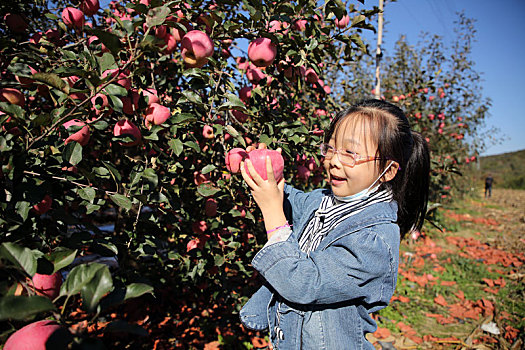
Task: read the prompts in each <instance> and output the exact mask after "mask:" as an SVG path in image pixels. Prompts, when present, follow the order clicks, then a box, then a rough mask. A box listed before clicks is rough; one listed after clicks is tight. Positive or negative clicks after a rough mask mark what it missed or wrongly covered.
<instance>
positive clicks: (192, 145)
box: [184, 141, 201, 152]
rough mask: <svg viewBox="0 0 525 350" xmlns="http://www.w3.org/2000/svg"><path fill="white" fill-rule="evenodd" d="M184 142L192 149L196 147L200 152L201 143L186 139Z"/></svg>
mask: <svg viewBox="0 0 525 350" xmlns="http://www.w3.org/2000/svg"><path fill="white" fill-rule="evenodd" d="M184 144H185V145H186V146H188V147H190V148H192V149H194V150H195V151H196V152H200V151H201V148H200V147H199V144H198V143H196V142H194V141H186V142H184Z"/></svg>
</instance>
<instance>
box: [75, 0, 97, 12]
mask: <svg viewBox="0 0 525 350" xmlns="http://www.w3.org/2000/svg"><path fill="white" fill-rule="evenodd" d="M80 9H81V10H82V12H84V14H85V15H86V16H93V15H94V14H96V13H97V12H98V10H99V9H100V5H99V3H98V0H83V1H82V3H81V4H80Z"/></svg>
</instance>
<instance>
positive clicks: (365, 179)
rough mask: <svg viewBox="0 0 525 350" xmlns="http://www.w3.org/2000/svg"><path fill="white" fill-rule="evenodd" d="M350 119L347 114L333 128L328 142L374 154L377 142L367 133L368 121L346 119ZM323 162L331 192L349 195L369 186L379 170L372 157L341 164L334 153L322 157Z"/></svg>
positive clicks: (336, 145) (331, 144)
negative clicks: (350, 163)
mask: <svg viewBox="0 0 525 350" xmlns="http://www.w3.org/2000/svg"><path fill="white" fill-rule="evenodd" d="M349 120H350V118H348V117H346V118H345V119H344V120H343V121H342V122H341V123H340V125H339V127H338V128H336V129H335V131H334V134H333V135H332V138H331V139H330V142H329V145H330V146H332V147H334V148H335V149H337V150H345V151H351V152H354V153H357V154H358V155H360V156H375V154H376V151H377V145H376V144H375V142H373V140H372V139H371V137H370V129H369V127H368V125H364V123H363V121H357V122H353V123H349ZM349 124H350V125H349ZM352 124H353V125H352ZM323 166H324V168H325V170H326V174H327V177H328V182H329V183H330V186H331V187H332V191H333V193H334V195H336V196H340V197H346V196H351V195H353V194H356V193H359V192H361V191H362V190H364V189H366V188H368V187H369V186H370V185H372V183H374V181H375V180H376V179H377V177H378V176H379V174H380V172H379V170H378V169H377V166H376V162H375V161H364V160H358V161H356V164H355V165H354V166H353V167H350V166H348V165H343V164H342V163H341V162H340V161H339V157H338V156H337V154H334V156H333V157H332V158H330V159H327V158H325V159H324V161H323Z"/></svg>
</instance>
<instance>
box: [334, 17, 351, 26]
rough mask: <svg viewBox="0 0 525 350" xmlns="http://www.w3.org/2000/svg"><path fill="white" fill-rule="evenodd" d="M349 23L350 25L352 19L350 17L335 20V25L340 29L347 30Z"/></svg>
mask: <svg viewBox="0 0 525 350" xmlns="http://www.w3.org/2000/svg"><path fill="white" fill-rule="evenodd" d="M348 23H350V17H349V16H348V15H344V16H343V17H342V18H341V19H337V18H336V19H335V25H336V26H337V28H339V29H345V28H346V26H347V25H348Z"/></svg>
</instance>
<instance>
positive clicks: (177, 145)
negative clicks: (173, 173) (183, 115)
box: [168, 139, 184, 157]
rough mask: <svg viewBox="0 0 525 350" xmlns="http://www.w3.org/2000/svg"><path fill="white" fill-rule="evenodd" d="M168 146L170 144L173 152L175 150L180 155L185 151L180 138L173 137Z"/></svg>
mask: <svg viewBox="0 0 525 350" xmlns="http://www.w3.org/2000/svg"><path fill="white" fill-rule="evenodd" d="M168 146H170V148H171V149H172V150H173V152H175V155H176V156H177V157H178V156H180V155H181V153H182V151H183V148H184V146H183V144H182V141H181V140H179V139H171V140H169V141H168Z"/></svg>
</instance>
